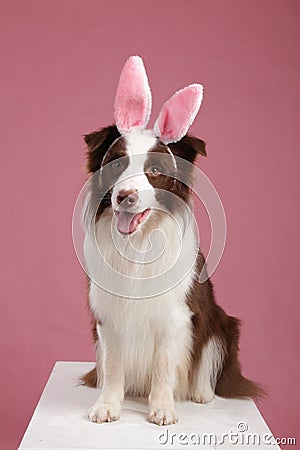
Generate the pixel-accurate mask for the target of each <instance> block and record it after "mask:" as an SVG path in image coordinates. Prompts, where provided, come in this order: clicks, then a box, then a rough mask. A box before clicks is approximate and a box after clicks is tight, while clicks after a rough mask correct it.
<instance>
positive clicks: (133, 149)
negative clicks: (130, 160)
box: [124, 128, 157, 159]
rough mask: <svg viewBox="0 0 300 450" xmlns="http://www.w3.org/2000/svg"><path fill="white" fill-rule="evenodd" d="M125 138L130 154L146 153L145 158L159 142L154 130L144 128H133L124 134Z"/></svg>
mask: <svg viewBox="0 0 300 450" xmlns="http://www.w3.org/2000/svg"><path fill="white" fill-rule="evenodd" d="M124 138H125V141H126V150H127V153H128V155H129V156H133V155H142V154H145V159H146V153H147V152H148V151H149V150H150V149H151V148H152V147H154V145H155V144H156V142H157V138H156V137H155V135H154V133H153V131H152V130H142V129H140V128H133V129H131V130H130V131H129V132H128V133H126V134H124ZM139 159H140V158H139Z"/></svg>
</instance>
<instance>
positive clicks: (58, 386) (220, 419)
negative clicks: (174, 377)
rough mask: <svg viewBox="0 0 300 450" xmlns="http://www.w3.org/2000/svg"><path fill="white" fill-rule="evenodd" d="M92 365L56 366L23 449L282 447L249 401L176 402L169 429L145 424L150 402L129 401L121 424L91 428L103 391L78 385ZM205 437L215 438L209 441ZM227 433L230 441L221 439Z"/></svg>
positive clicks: (67, 364)
mask: <svg viewBox="0 0 300 450" xmlns="http://www.w3.org/2000/svg"><path fill="white" fill-rule="evenodd" d="M93 366H94V363H86V362H85V363H82V362H57V363H56V364H55V366H54V368H53V371H52V373H51V375H50V378H49V380H48V383H47V385H46V387H45V389H44V392H43V394H42V397H41V399H40V401H39V403H38V405H37V408H36V410H35V412H34V414H33V416H32V419H31V422H30V424H29V426H28V428H27V430H26V433H25V435H24V437H23V440H22V442H21V444H20V447H19V450H25V449H26V450H42V449H43V450H45V449H47V450H50V449H51V450H54V449H55V450H63V449H64V450H66V449H68V450H75V449H76V450H96V449H97V450H98V449H139V450H142V449H164V448H169V449H170V448H171V449H186V448H194V449H195V448H201V449H202V448H207V449H220V450H226V449H240V448H245V449H267V448H268V449H270V448H272V449H278V448H279V447H278V446H277V445H276V444H274V440H273V438H272V435H271V433H270V430H269V428H268V427H267V425H266V423H265V422H264V420H263V418H262V417H261V415H260V413H259V411H258V409H257V407H256V406H255V404H254V402H252V401H248V400H247V401H244V400H225V399H223V398H219V397H217V398H215V400H213V402H211V403H209V404H206V405H201V404H195V403H191V402H184V403H178V404H177V412H178V416H179V422H178V423H177V424H175V425H171V426H167V427H159V426H157V425H154V424H151V423H149V422H148V421H147V412H148V408H147V401H146V400H144V399H140V400H138V401H133V400H126V401H125V402H124V406H123V411H122V415H121V419H120V420H119V421H118V422H112V423H105V424H95V423H92V422H90V421H89V420H88V417H87V410H88V408H89V407H90V406H91V405H92V404H93V403H94V402H95V400H96V398H97V396H98V394H99V392H98V391H97V390H96V389H90V388H87V387H83V386H78V379H79V377H80V376H81V375H83V374H84V373H85V372H87V371H88V370H90V369H91V368H92V367H93ZM245 428H247V430H245ZM205 433H213V436H211V437H209V436H206V437H205V435H204V434H205ZM224 433H225V434H227V433H229V435H230V436H231V437H229V436H224V437H222V434H224ZM230 433H232V434H230ZM253 433H257V436H253V435H252V434H253ZM174 434H175V436H174ZM167 436H168V438H167ZM172 436H173V437H172ZM230 439H231V440H230ZM254 439H255V440H254ZM258 439H259V440H260V445H259V444H258ZM209 440H210V441H209ZM247 440H249V441H248V442H249V443H248V444H247ZM223 441H224V442H223ZM209 442H210V443H209ZM270 444H271V445H270Z"/></svg>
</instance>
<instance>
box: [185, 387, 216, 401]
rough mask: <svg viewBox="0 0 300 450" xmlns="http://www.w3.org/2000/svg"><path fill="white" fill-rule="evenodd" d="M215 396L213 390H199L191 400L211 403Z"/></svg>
mask: <svg viewBox="0 0 300 450" xmlns="http://www.w3.org/2000/svg"><path fill="white" fill-rule="evenodd" d="M214 396H215V394H214V392H213V391H212V390H207V391H199V392H195V393H194V394H193V395H192V396H191V400H192V402H195V403H209V402H211V401H212V400H213V398H214Z"/></svg>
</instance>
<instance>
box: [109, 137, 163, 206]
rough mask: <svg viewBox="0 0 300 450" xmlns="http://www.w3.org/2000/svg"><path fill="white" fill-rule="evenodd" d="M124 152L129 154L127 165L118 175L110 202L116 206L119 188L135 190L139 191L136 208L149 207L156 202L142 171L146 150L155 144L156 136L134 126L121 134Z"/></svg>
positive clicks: (150, 186)
mask: <svg viewBox="0 0 300 450" xmlns="http://www.w3.org/2000/svg"><path fill="white" fill-rule="evenodd" d="M123 137H124V139H125V146H126V153H127V155H128V156H129V164H128V167H127V168H126V169H125V170H124V172H122V174H121V175H120V177H119V179H118V181H117V183H116V186H115V187H114V188H113V194H112V204H113V208H114V209H115V208H116V207H117V196H118V192H120V191H121V190H131V189H133V190H136V191H137V193H139V194H140V195H139V202H138V204H137V205H136V209H138V210H143V209H146V208H151V207H153V206H154V205H155V204H156V201H155V192H154V188H153V186H152V185H151V184H150V183H149V181H148V178H147V176H146V174H145V172H144V165H145V161H146V159H147V156H148V151H149V150H150V149H151V148H152V147H154V146H155V144H156V142H157V138H156V137H155V135H154V134H153V131H151V130H142V129H140V128H134V129H131V130H130V131H128V132H127V133H124V134H123Z"/></svg>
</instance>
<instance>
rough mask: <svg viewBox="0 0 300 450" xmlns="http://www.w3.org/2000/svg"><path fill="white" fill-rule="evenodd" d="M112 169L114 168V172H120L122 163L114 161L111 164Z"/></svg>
mask: <svg viewBox="0 0 300 450" xmlns="http://www.w3.org/2000/svg"><path fill="white" fill-rule="evenodd" d="M111 168H112V169H113V170H119V169H120V168H121V163H120V161H118V160H116V161H113V162H112V163H111Z"/></svg>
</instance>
